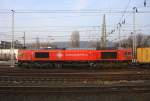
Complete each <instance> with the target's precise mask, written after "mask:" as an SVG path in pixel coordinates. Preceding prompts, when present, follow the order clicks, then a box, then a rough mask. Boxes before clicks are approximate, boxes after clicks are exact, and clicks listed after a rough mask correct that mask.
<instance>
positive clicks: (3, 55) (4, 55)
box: [0, 49, 18, 61]
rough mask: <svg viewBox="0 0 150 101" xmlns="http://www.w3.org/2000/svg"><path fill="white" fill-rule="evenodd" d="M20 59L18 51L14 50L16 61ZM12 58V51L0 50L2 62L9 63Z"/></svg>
mask: <svg viewBox="0 0 150 101" xmlns="http://www.w3.org/2000/svg"><path fill="white" fill-rule="evenodd" d="M17 57H18V49H14V59H15V60H16V59H17ZM10 58H11V50H10V49H0V61H8V60H10Z"/></svg>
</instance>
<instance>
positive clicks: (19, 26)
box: [0, 0, 150, 41]
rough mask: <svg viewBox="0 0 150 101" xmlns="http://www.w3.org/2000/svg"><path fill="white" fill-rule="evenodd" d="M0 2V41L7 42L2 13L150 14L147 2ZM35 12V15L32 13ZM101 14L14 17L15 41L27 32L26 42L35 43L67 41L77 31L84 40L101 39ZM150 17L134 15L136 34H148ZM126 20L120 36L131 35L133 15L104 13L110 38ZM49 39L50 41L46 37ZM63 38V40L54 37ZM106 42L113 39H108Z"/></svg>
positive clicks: (5, 18)
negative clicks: (59, 11) (39, 41)
mask: <svg viewBox="0 0 150 101" xmlns="http://www.w3.org/2000/svg"><path fill="white" fill-rule="evenodd" d="M146 1H147V2H146V3H147V5H146V6H147V7H144V5H143V3H144V0H0V32H1V33H0V37H1V40H2V39H3V40H9V39H10V38H11V37H10V34H11V33H10V31H11V14H10V13H2V12H10V10H12V9H13V10H15V11H16V12H17V11H27V10H28V11H33V10H35V11H41V10H44V11H45V10H101V11H102V12H104V13H105V12H107V11H110V10H111V11H120V10H121V11H125V9H127V10H128V11H132V10H133V7H137V9H138V11H150V0H146ZM33 12H34V11H33ZM102 18H103V13H64V12H63V13H15V38H16V39H17V40H21V37H22V36H23V32H24V31H25V32H26V36H27V40H30V41H31V40H32V41H35V38H36V37H39V38H40V39H41V40H42V41H47V40H50V39H51V40H52V41H60V40H69V39H70V34H71V32H72V31H74V30H78V31H80V34H81V36H88V37H83V39H88V40H97V39H99V37H97V36H100V34H101V33H100V31H101V27H100V26H101V25H102ZM149 18H150V13H139V14H136V30H137V33H144V34H150V20H149ZM124 19H125V21H126V22H125V24H124V25H122V27H121V34H122V36H125V35H126V36H127V35H129V34H130V33H131V31H132V29H133V28H132V25H133V14H129V13H125V14H123V13H106V24H107V33H109V32H111V30H113V29H115V32H114V34H112V35H110V36H113V37H116V38H117V34H118V30H117V24H118V23H119V21H122V20H124ZM48 36H52V37H48ZM55 36H64V37H55ZM109 39H110V40H111V39H115V38H112V37H109Z"/></svg>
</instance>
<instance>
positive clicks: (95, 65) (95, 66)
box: [89, 63, 97, 69]
mask: <svg viewBox="0 0 150 101" xmlns="http://www.w3.org/2000/svg"><path fill="white" fill-rule="evenodd" d="M89 65H90V69H96V68H97V64H96V63H90V64H89Z"/></svg>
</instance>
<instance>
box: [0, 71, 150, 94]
mask: <svg viewBox="0 0 150 101" xmlns="http://www.w3.org/2000/svg"><path fill="white" fill-rule="evenodd" d="M93 91H95V92H103V91H106V92H107V91H110V92H120V91H137V92H144V91H145V92H149V91H150V70H146V69H139V70H138V69H122V70H108V71H106V70H102V71H95V70H62V71H61V70H60V69H53V70H46V69H31V70H29V69H16V68H14V69H12V68H11V69H8V68H6V69H0V93H7V92H14V93H19V92H22V93H23V92H26V93H30V92H31V93H32V92H48V93H55V92H56V93H57V92H66V93H67V92H68V93H69V92H93Z"/></svg>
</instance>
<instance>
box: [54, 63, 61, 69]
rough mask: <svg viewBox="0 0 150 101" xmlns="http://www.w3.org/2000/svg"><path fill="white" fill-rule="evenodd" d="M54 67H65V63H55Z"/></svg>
mask: <svg viewBox="0 0 150 101" xmlns="http://www.w3.org/2000/svg"><path fill="white" fill-rule="evenodd" d="M54 67H56V68H58V69H61V68H62V67H63V65H62V64H61V63H55V64H54Z"/></svg>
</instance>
